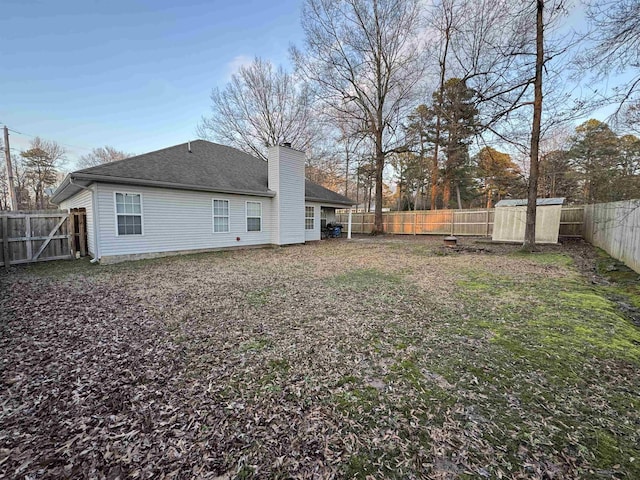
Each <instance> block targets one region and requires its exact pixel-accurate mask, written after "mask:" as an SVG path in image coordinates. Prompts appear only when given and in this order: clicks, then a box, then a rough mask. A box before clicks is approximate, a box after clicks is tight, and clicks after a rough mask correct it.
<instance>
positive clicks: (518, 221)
mask: <svg viewBox="0 0 640 480" xmlns="http://www.w3.org/2000/svg"><path fill="white" fill-rule="evenodd" d="M564 200H565V199H564V198H538V199H537V201H536V205H537V211H536V243H558V233H559V231H560V215H561V214H562V205H563V204H564ZM527 203H528V202H527V199H526V198H524V199H515V200H500V201H499V202H498V203H496V212H495V221H494V224H493V236H492V240H493V241H494V242H514V243H522V242H524V230H525V226H526V222H527Z"/></svg>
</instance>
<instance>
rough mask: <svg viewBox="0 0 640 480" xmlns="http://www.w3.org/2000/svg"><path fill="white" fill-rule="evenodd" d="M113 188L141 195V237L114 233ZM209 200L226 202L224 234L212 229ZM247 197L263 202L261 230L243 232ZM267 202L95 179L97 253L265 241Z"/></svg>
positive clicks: (268, 228)
mask: <svg viewBox="0 0 640 480" xmlns="http://www.w3.org/2000/svg"><path fill="white" fill-rule="evenodd" d="M115 192H118V193H139V194H141V195H142V235H120V236H118V235H117V230H116V209H115ZM214 198H215V199H221V200H229V230H230V231H229V232H228V233H213V199H214ZM247 201H256V202H261V203H262V231H261V232H247V225H246V202H247ZM271 203H272V199H271V198H269V197H253V196H248V195H230V194H216V193H208V192H194V191H188V190H173V189H166V188H155V187H136V186H130V185H112V184H104V183H100V184H98V205H99V222H100V256H101V257H102V256H105V257H106V256H111V255H128V254H141V253H158V252H175V251H184V250H199V249H214V248H224V247H236V246H237V247H242V246H250V245H264V244H268V243H271V230H272V218H271V213H272V205H271ZM236 237H239V238H240V240H239V241H238V240H236Z"/></svg>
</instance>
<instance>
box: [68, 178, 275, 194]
mask: <svg viewBox="0 0 640 480" xmlns="http://www.w3.org/2000/svg"><path fill="white" fill-rule="evenodd" d="M71 177H72V178H73V179H74V180H75V179H78V180H90V181H94V182H104V183H117V184H122V185H139V186H143V187H161V188H173V189H177V190H193V191H197V192H217V193H232V194H236V195H251V196H255V197H275V195H276V193H275V192H273V191H271V190H267V191H257V190H242V189H231V188H219V187H207V186H205V185H188V184H184V183H174V182H162V181H159V180H145V179H139V178H128V177H114V176H110V175H97V174H95V173H81V172H77V173H72V174H71Z"/></svg>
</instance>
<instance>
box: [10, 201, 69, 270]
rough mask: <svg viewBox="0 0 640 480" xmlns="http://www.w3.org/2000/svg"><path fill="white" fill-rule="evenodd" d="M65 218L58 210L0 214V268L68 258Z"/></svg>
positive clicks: (67, 232) (64, 214)
mask: <svg viewBox="0 0 640 480" xmlns="http://www.w3.org/2000/svg"><path fill="white" fill-rule="evenodd" d="M68 218H69V213H67V212H65V211H60V210H38V211H29V212H20V211H18V212H0V239H1V240H0V242H1V244H2V249H1V252H0V265H4V266H5V267H7V268H8V267H9V266H10V265H18V264H21V263H31V262H43V261H47V260H61V259H66V258H71V257H72V254H71V252H72V242H73V239H72V236H71V235H70V233H69V232H70V228H69V225H70V223H69V221H68ZM71 231H72V230H71Z"/></svg>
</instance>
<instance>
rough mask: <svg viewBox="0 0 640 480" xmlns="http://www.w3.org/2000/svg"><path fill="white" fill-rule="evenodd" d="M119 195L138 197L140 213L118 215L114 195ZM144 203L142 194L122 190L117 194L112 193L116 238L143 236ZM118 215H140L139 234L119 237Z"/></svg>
mask: <svg viewBox="0 0 640 480" xmlns="http://www.w3.org/2000/svg"><path fill="white" fill-rule="evenodd" d="M118 193H120V194H123V195H140V213H139V214H138V213H118V201H117V199H116V198H117V197H116V195H117V194H118ZM143 205H144V201H143V196H142V193H140V192H127V191H124V190H120V191H117V192H113V212H114V213H115V216H114V217H115V218H114V219H115V226H116V237H142V236H144V207H143ZM118 215H140V232H141V233H131V234H129V235H120V233H119V232H118Z"/></svg>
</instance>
